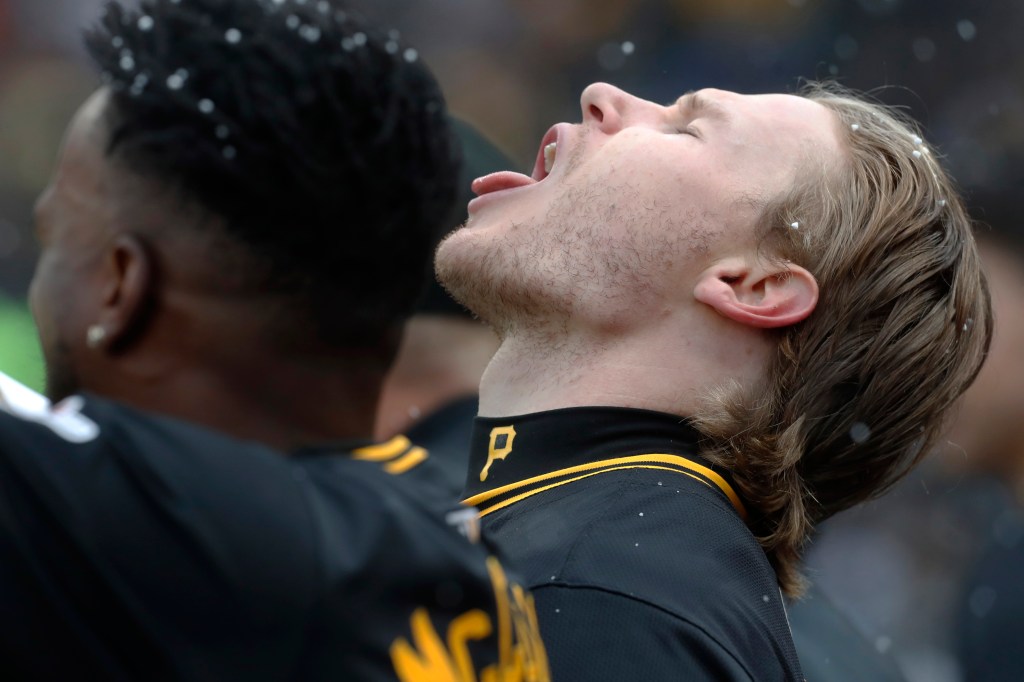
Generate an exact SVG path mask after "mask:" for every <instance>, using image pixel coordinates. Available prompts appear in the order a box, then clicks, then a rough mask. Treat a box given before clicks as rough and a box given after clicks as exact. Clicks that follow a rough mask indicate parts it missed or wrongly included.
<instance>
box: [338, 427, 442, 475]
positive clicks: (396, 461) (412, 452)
mask: <svg viewBox="0 0 1024 682" xmlns="http://www.w3.org/2000/svg"><path fill="white" fill-rule="evenodd" d="M429 456H430V454H429V453H428V452H427V451H426V450H424V449H423V448H421V447H419V446H417V445H413V444H412V442H411V441H410V440H409V439H408V438H406V437H405V436H395V437H394V438H392V439H391V440H388V441H385V442H383V443H377V444H375V445H367V446H366V447H363V448H358V449H356V450H353V451H352V458H353V459H359V460H363V461H366V462H377V463H378V464H380V465H382V467H383V468H384V471H386V472H388V473H389V474H394V475H396V476H397V475H399V474H404V473H405V472H407V471H409V470H411V469H415V468H416V467H417V466H419V465H420V464H422V463H423V462H425V461H426V459H427V457H429Z"/></svg>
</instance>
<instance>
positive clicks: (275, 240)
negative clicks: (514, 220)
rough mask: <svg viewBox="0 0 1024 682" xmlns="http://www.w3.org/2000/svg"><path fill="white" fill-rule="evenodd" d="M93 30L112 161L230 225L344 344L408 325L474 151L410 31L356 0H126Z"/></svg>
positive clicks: (271, 274)
mask: <svg viewBox="0 0 1024 682" xmlns="http://www.w3.org/2000/svg"><path fill="white" fill-rule="evenodd" d="M85 37H86V46H87V49H88V51H89V54H90V55H91V56H92V57H93V59H94V60H95V61H96V63H97V65H98V66H99V68H100V69H101V71H102V77H103V81H104V82H105V83H106V84H107V86H108V87H109V88H110V91H111V93H112V96H111V100H110V102H111V105H110V107H109V112H108V113H109V119H108V120H109V128H110V143H109V148H108V154H109V155H110V157H111V158H115V159H116V160H117V161H118V162H120V163H122V164H124V165H126V167H127V168H128V169H129V170H130V171H132V172H134V173H137V174H139V175H140V176H143V177H146V178H149V179H152V180H155V181H156V182H157V183H160V184H161V185H162V186H167V187H170V188H173V189H175V190H177V191H179V192H180V193H181V194H182V195H183V196H185V197H187V199H188V200H190V201H193V202H194V203H195V204H197V205H198V206H199V207H201V208H202V209H204V210H206V211H209V212H211V213H212V214H214V215H216V216H219V217H220V218H221V219H222V221H223V222H224V224H225V227H226V231H227V234H228V236H229V237H230V238H232V239H233V240H235V241H236V242H237V243H238V244H239V245H241V246H242V247H244V248H246V249H247V250H248V251H249V252H250V253H251V254H253V255H254V256H257V257H258V258H259V261H258V262H261V263H262V264H263V266H264V267H263V268H261V270H262V269H265V270H266V272H265V273H263V274H261V275H260V276H259V281H258V282H257V283H256V285H257V286H259V287H262V288H265V289H266V290H267V291H274V292H281V293H282V294H285V295H287V296H289V297H291V298H292V299H294V303H295V307H296V312H298V313H301V314H304V315H306V316H307V318H306V319H307V320H308V321H309V322H311V323H312V324H313V325H315V331H316V332H317V333H318V334H319V335H320V336H321V338H323V339H324V340H326V341H327V342H329V343H334V344H340V345H351V344H359V345H370V344H372V343H374V342H376V341H379V340H380V339H382V338H384V337H385V335H386V334H387V333H389V332H391V331H393V330H394V329H395V328H396V327H397V326H398V325H399V324H400V323H401V322H403V321H404V320H405V318H406V317H408V315H409V314H410V313H411V310H412V308H413V305H414V303H415V301H416V298H417V296H418V294H419V292H420V287H421V286H422V282H423V275H424V272H425V271H426V270H427V268H428V267H429V264H430V260H431V252H432V242H433V238H434V235H435V234H436V231H437V230H438V229H439V225H440V224H441V223H443V222H444V221H445V218H446V216H447V215H448V214H449V211H450V208H451V205H452V201H453V199H454V196H455V183H456V181H457V177H458V172H459V164H460V158H459V152H458V146H457V144H456V143H455V142H454V139H453V136H452V133H451V130H450V127H449V124H448V119H447V114H446V111H445V104H444V99H443V96H442V94H441V91H440V88H439V86H438V85H437V82H436V81H435V79H434V77H433V75H432V74H431V73H430V72H429V70H428V69H427V68H426V67H425V66H424V65H423V63H422V62H421V61H420V59H419V57H418V55H417V53H416V51H415V50H414V49H413V48H411V47H408V46H406V45H404V44H402V43H401V42H400V36H399V35H398V34H397V32H396V31H384V30H383V29H378V28H376V27H374V26H372V25H369V24H368V23H367V22H366V21H365V20H363V19H362V18H361V17H359V16H358V15H357V14H356V13H355V12H353V11H352V10H351V8H349V7H347V6H345V5H343V4H342V3H340V2H339V1H338V0H142V1H141V3H139V8H138V9H131V8H127V7H125V6H124V5H122V4H119V3H118V2H110V3H109V4H108V5H107V6H106V8H105V10H104V14H103V17H102V19H101V20H100V22H99V23H98V25H97V26H95V27H94V28H92V29H91V30H88V31H87V32H86V36H85ZM206 222H209V221H206ZM237 274H238V273H234V275H235V276H237ZM289 303H291V301H289ZM292 322H293V323H294V321H292Z"/></svg>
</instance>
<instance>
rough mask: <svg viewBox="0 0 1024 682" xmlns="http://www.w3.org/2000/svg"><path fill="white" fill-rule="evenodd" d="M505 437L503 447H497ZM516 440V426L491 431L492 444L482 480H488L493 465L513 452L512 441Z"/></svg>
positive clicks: (499, 427) (496, 428) (488, 450)
mask: <svg viewBox="0 0 1024 682" xmlns="http://www.w3.org/2000/svg"><path fill="white" fill-rule="evenodd" d="M502 436H505V439H504V441H503V443H502V446H501V447H500V448H499V447H496V446H497V443H498V439H499V438H501V437H502ZM515 438H516V427H514V426H495V427H494V428H493V429H491V443H490V446H489V447H488V448H487V464H485V465H484V468H483V469H482V470H481V471H480V480H481V481H486V480H487V472H488V471H490V469H491V465H492V464H494V462H495V461H496V460H499V459H505V458H506V457H508V456H509V453H510V452H512V441H513V440H515Z"/></svg>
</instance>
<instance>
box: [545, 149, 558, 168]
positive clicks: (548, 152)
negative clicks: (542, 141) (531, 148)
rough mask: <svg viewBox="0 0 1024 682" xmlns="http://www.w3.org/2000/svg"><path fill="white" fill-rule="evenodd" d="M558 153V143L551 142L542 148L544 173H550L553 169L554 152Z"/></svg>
mask: <svg viewBox="0 0 1024 682" xmlns="http://www.w3.org/2000/svg"><path fill="white" fill-rule="evenodd" d="M557 151H558V143H557V142H552V143H551V144H549V145H546V146H545V147H544V172H545V173H550V172H551V169H552V168H554V167H555V152H557Z"/></svg>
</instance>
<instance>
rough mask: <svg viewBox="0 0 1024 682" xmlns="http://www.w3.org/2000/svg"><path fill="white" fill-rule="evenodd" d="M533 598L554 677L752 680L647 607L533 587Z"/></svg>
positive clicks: (713, 646)
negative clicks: (569, 653) (549, 654)
mask: <svg viewBox="0 0 1024 682" xmlns="http://www.w3.org/2000/svg"><path fill="white" fill-rule="evenodd" d="M534 596H535V598H536V605H537V612H538V616H539V618H540V622H541V636H542V637H543V638H544V643H545V645H546V646H547V650H548V651H549V652H550V653H551V664H552V666H551V676H552V679H555V680H588V681H592V682H602V681H607V682H621V681H622V680H674V679H679V680H688V681H694V682H696V681H707V682H753V679H754V678H753V677H752V676H751V674H750V673H749V672H748V671H746V670H745V669H744V668H743V666H741V665H740V663H739V662H737V661H736V659H735V658H733V657H732V656H731V655H730V654H729V652H727V651H726V650H725V649H724V648H723V647H721V646H720V645H719V644H718V643H717V642H715V641H714V640H713V639H712V638H711V637H709V636H708V635H707V634H706V633H705V632H703V631H702V630H701V629H699V628H698V627H696V626H695V625H693V624H691V623H688V622H687V621H685V620H683V619H681V618H678V617H677V616H675V615H673V614H671V613H669V612H667V611H664V610H663V609H660V608H658V607H655V606H653V605H650V604H648V603H646V602H643V601H640V600H637V599H633V598H631V597H629V596H626V595H621V594H617V593H615V592H609V591H604V590H601V589H597V588H592V587H567V586H560V585H549V586H543V587H539V588H534ZM556 652H558V653H557V654H556ZM565 652H571V655H566V653H565ZM759 682H761V681H759Z"/></svg>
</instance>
